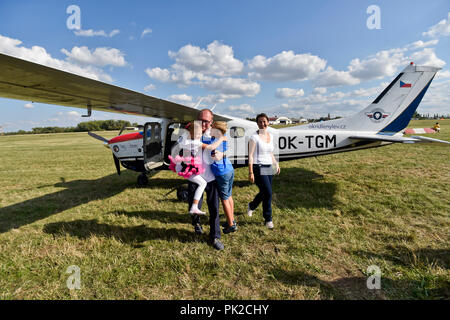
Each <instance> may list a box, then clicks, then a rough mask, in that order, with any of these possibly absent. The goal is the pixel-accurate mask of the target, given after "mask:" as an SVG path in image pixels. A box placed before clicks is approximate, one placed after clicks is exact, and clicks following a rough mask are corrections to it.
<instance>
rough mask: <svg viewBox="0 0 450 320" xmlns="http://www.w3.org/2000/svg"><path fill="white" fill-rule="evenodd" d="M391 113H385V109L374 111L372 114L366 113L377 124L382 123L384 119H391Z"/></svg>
mask: <svg viewBox="0 0 450 320" xmlns="http://www.w3.org/2000/svg"><path fill="white" fill-rule="evenodd" d="M389 115H390V113H386V112H384V110H383V109H380V108H377V109H373V110H372V111H371V112H366V116H367V117H368V118H369V119H370V120H371V121H372V122H375V123H379V122H382V121H383V120H384V119H386V118H387V117H389Z"/></svg>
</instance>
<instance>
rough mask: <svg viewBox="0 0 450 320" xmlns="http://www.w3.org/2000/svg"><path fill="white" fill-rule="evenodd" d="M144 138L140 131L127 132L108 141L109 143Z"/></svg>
mask: <svg viewBox="0 0 450 320" xmlns="http://www.w3.org/2000/svg"><path fill="white" fill-rule="evenodd" d="M142 138H143V136H142V134H141V133H140V132H133V133H127V134H123V135H121V136H118V137H114V138H112V139H111V140H109V141H108V144H111V143H118V142H124V141H130V140H136V139H142Z"/></svg>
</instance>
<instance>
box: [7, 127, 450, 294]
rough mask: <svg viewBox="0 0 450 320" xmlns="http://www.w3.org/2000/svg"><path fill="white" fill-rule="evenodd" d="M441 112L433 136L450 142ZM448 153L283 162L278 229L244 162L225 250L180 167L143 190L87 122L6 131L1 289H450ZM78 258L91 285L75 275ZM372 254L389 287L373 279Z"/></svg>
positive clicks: (380, 152) (277, 188)
mask: <svg viewBox="0 0 450 320" xmlns="http://www.w3.org/2000/svg"><path fill="white" fill-rule="evenodd" d="M434 122H435V121H413V122H412V123H410V126H409V127H419V128H421V127H430V126H431V125H432V124H433V123H434ZM439 122H440V124H441V133H440V134H429V135H427V136H431V137H435V138H439V139H444V140H447V141H450V120H441V121H439ZM102 134H103V135H106V136H108V137H112V136H114V135H115V134H116V132H108V133H102ZM449 160H450V148H448V147H446V146H441V145H439V146H432V145H427V144H420V145H399V144H396V145H390V146H387V147H383V148H376V149H370V150H364V151H356V152H350V153H343V154H337V155H329V156H323V157H319V158H308V159H303V160H295V161H290V162H283V163H281V175H280V176H277V177H276V178H275V179H274V205H273V211H274V214H273V215H274V223H275V229H274V230H268V229H266V228H265V227H264V225H263V219H262V213H261V208H259V209H258V210H257V211H256V212H255V214H254V215H253V217H251V218H249V217H247V216H246V215H245V214H244V212H245V210H246V207H247V203H248V202H249V201H250V200H251V199H252V197H253V196H254V195H255V194H256V193H257V187H256V186H255V185H251V184H249V183H248V182H247V180H246V178H247V168H240V169H237V170H236V177H235V185H234V190H233V195H234V199H235V204H236V215H237V222H238V226H239V230H238V231H237V232H236V233H233V234H229V235H223V237H222V239H223V242H224V244H225V250H224V251H220V252H218V251H216V250H214V249H213V248H212V247H211V246H210V245H208V243H207V235H208V232H209V227H208V226H207V225H208V224H207V219H205V218H203V223H204V231H205V234H204V235H203V236H200V237H199V236H196V235H195V234H194V232H193V227H192V226H191V225H190V218H189V216H188V215H187V213H186V211H187V210H186V209H187V205H186V204H185V203H180V202H178V201H177V199H176V194H175V192H172V193H170V194H168V195H167V196H166V194H167V193H168V192H169V191H170V190H171V189H173V188H175V187H177V186H179V185H181V184H182V183H183V182H184V181H183V180H182V179H181V178H178V177H177V176H176V175H175V174H173V173H172V172H169V171H162V172H158V173H156V174H155V175H154V176H152V177H151V178H150V181H149V186H148V187H146V188H137V187H136V176H137V174H136V173H135V172H130V171H126V170H124V171H123V172H122V175H121V176H118V175H117V174H116V173H115V167H114V163H113V159H112V156H111V152H109V151H108V150H106V149H105V148H104V147H103V146H102V145H101V143H100V142H99V141H97V140H94V139H92V138H90V137H88V135H87V134H86V133H68V134H49V135H24V136H3V137H0V181H1V196H0V299H440V298H449V296H450V293H449V291H450V272H449V265H450V241H449V240H450V239H449V237H450V228H449V227H450V216H449V213H450V192H449V190H450V170H449V169H450V161H449ZM221 212H222V210H221ZM221 220H222V221H224V216H223V214H222V215H221ZM73 265H74V266H77V267H79V270H80V272H81V289H79V290H69V289H68V288H67V285H66V281H67V280H68V278H69V276H71V274H69V273H66V271H67V269H68V267H69V266H73ZM371 265H376V266H378V267H379V268H380V269H381V272H382V274H381V289H380V290H369V289H367V287H366V280H367V278H368V276H369V274H368V271H367V269H368V267H369V266H371Z"/></svg>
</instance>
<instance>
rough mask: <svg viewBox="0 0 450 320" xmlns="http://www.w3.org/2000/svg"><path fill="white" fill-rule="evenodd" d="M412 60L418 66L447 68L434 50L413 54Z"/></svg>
mask: <svg viewBox="0 0 450 320" xmlns="http://www.w3.org/2000/svg"><path fill="white" fill-rule="evenodd" d="M410 60H411V61H414V62H415V63H416V64H417V65H423V66H430V67H437V68H442V67H443V66H445V61H443V60H441V59H439V58H438V57H437V56H436V53H435V52H434V49H433V48H425V49H423V50H422V51H418V52H415V53H413V54H412V55H411V59H410Z"/></svg>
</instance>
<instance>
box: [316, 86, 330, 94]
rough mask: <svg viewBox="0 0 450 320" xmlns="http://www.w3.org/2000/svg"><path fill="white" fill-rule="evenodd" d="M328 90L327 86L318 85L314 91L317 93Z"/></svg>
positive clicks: (323, 92)
mask: <svg viewBox="0 0 450 320" xmlns="http://www.w3.org/2000/svg"><path fill="white" fill-rule="evenodd" d="M326 92H327V88H324V87H316V88H314V90H313V93H315V94H325V93H326Z"/></svg>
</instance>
